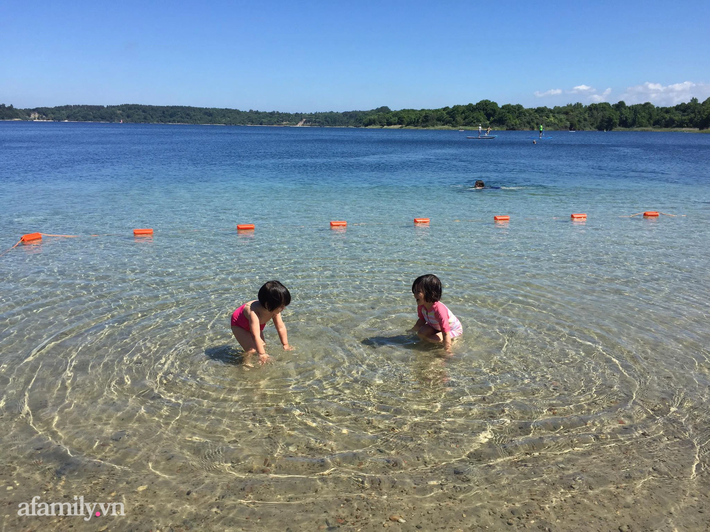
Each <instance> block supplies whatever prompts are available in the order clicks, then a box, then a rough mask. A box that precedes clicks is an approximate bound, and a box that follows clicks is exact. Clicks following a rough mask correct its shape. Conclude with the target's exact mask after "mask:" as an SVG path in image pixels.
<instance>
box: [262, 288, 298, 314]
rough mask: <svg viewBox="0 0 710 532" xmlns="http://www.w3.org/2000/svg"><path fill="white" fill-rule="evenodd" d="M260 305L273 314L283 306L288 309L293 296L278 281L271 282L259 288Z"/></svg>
mask: <svg viewBox="0 0 710 532" xmlns="http://www.w3.org/2000/svg"><path fill="white" fill-rule="evenodd" d="M258 298H259V303H261V304H262V305H263V307H264V308H265V309H266V310H268V311H269V312H271V311H272V310H276V309H277V308H279V307H281V306H283V307H288V305H289V303H291V294H290V293H289V291H288V288H286V287H285V286H284V285H282V284H281V283H280V282H278V281H269V282H268V283H264V286H262V287H261V288H259V296H258Z"/></svg>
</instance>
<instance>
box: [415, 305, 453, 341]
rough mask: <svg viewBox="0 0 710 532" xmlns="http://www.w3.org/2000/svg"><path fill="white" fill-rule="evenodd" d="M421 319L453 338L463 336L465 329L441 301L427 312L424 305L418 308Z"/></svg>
mask: <svg viewBox="0 0 710 532" xmlns="http://www.w3.org/2000/svg"><path fill="white" fill-rule="evenodd" d="M417 314H418V315H419V319H422V320H424V321H425V322H426V323H427V325H430V326H431V327H433V328H434V329H436V330H437V331H441V332H443V333H447V332H448V333H450V334H451V338H456V337H457V336H461V335H462V334H463V327H462V326H461V322H460V321H459V319H458V318H457V317H456V316H454V315H453V313H452V312H451V311H450V310H449V309H448V308H447V307H446V305H444V304H443V303H442V302H441V301H437V302H436V303H434V306H433V307H432V309H431V310H427V309H426V307H425V306H424V305H419V306H418V307H417Z"/></svg>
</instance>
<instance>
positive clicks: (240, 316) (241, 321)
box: [232, 303, 266, 331]
mask: <svg viewBox="0 0 710 532" xmlns="http://www.w3.org/2000/svg"><path fill="white" fill-rule="evenodd" d="M246 306H247V303H244V304H243V305H242V306H241V307H239V308H238V309H237V310H235V311H234V313H233V314H232V327H241V328H242V329H244V330H245V331H251V327H249V318H247V317H246V316H245V315H244V307H246ZM264 327H266V323H260V324H259V330H261V331H263V330H264Z"/></svg>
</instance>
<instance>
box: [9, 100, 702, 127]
mask: <svg viewBox="0 0 710 532" xmlns="http://www.w3.org/2000/svg"><path fill="white" fill-rule="evenodd" d="M0 120H52V121H70V122H123V123H136V124H215V125H228V126H237V125H239V126H248V125H251V126H296V125H299V124H300V125H306V126H339V127H413V128H437V127H440V128H461V129H463V128H478V126H479V124H480V125H481V126H482V127H488V126H490V127H492V128H494V129H508V130H530V129H537V128H538V127H539V125H540V124H543V125H544V126H545V128H546V129H555V130H560V129H574V130H599V131H601V130H607V131H609V130H612V129H616V128H698V129H708V128H710V98H708V99H706V100H705V101H704V102H703V103H700V102H698V99H697V98H692V99H691V100H690V101H689V102H688V103H681V104H678V105H676V106H673V107H656V106H654V105H653V104H652V103H649V102H647V103H642V104H635V105H626V103H624V102H623V101H622V102H618V103H615V104H609V103H593V104H590V105H583V104H581V103H574V104H568V105H565V106H555V107H553V108H549V107H534V108H525V107H523V106H522V105H519V104H517V105H513V104H505V105H502V106H498V104H497V103H496V102H493V101H491V100H481V101H480V102H478V103H476V104H472V103H469V104H468V105H454V106H453V107H444V108H442V109H402V110H400V111H392V110H391V109H390V108H389V107H386V106H385V107H379V108H377V109H371V110H369V111H347V112H343V113H336V112H322V113H281V112H278V111H270V112H264V111H253V110H249V111H240V110H238V109H222V108H209V107H185V106H161V105H137V104H125V105H62V106H59V107H35V108H32V109H16V108H14V107H13V106H12V105H8V106H6V105H5V104H0Z"/></svg>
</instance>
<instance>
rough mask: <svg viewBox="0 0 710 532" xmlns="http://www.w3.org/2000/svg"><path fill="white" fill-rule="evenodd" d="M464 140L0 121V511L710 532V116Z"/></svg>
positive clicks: (128, 522) (145, 524)
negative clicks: (433, 297)
mask: <svg viewBox="0 0 710 532" xmlns="http://www.w3.org/2000/svg"><path fill="white" fill-rule="evenodd" d="M472 134H473V133H471V132H468V133H467V132H458V131H411V130H358V129H315V128H256V127H254V128H247V127H209V126H157V125H127V124H123V125H118V124H55V123H7V122H6V123H1V122H0V209H1V212H2V214H1V215H0V252H5V253H4V254H3V255H2V256H1V257H0V443H1V446H2V454H1V455H0V480H1V481H2V482H1V483H0V493H2V495H3V499H2V501H3V502H4V503H5V504H4V508H5V510H4V511H2V512H0V521H2V523H3V524H2V530H14V529H19V528H23V529H25V528H33V527H42V528H51V529H61V530H68V529H70V528H71V529H72V530H77V529H84V527H85V528H86V529H87V530H88V529H91V530H96V529H97V526H98V527H99V528H101V527H104V526H107V527H108V528H109V529H110V530H149V529H153V530H156V529H157V530H170V529H172V530H176V531H177V530H198V529H220V530H233V529H234V530H240V529H244V530H256V529H264V530H293V531H295V530H325V529H328V530H335V529H342V530H360V529H361V530H380V529H382V528H383V526H385V527H392V528H396V529H401V530H417V529H423V530H434V529H439V528H445V529H451V530H458V529H462V530H464V529H465V530H469V529H474V530H477V529H480V528H485V527H486V526H487V527H489V528H490V529H493V530H495V529H508V530H510V529H518V528H520V529H523V528H530V529H538V528H540V529H542V530H560V531H562V530H616V529H619V527H622V528H621V529H622V530H638V529H640V530H650V529H652V530H669V531H670V530H674V529H678V530H705V529H707V528H708V527H710V506H708V492H709V489H710V481H709V478H708V444H709V442H710V413H709V408H708V407H709V406H710V401H709V399H710V386H709V385H710V348H709V347H708V346H710V320H709V314H710V305H709V304H708V301H710V273H709V272H710V270H709V269H708V249H709V246H710V238H709V236H708V226H709V224H710V135H692V134H678V133H675V134H674V133H668V134H666V133H616V132H609V133H600V132H575V133H569V132H551V133H550V135H551V136H552V138H551V139H549V140H542V141H539V142H538V143H537V144H535V145H534V144H533V143H532V136H533V135H534V134H533V133H531V132H505V131H504V132H497V134H498V137H497V138H496V139H494V140H486V141H479V140H468V139H466V136H467V135H472ZM477 179H482V180H484V181H485V182H486V185H487V186H488V187H489V188H486V189H484V190H473V188H472V187H473V183H474V182H475V181H476V180H477ZM648 210H656V211H661V212H662V213H664V214H662V215H661V216H660V217H658V218H655V219H648V218H644V217H643V216H641V215H637V216H631V215H635V214H637V213H641V212H643V211H648ZM572 213H586V214H587V216H588V218H587V221H586V222H582V223H577V222H575V223H573V222H571V221H570V214H572ZM494 215H509V216H510V218H511V219H510V222H509V223H507V224H495V223H493V216H494ZM415 217H428V218H430V219H431V223H430V225H429V226H426V227H416V226H415V225H414V224H413V218H415ZM331 220H346V221H347V222H348V226H347V228H346V229H345V230H331V229H330V227H329V222H330V221H331ZM242 223H253V224H255V226H256V229H255V231H254V232H253V233H248V234H245V233H238V232H237V231H236V225H237V224H242ZM145 227H150V228H153V229H154V236H153V237H152V238H134V237H133V234H132V231H133V229H135V228H145ZM32 232H42V233H45V234H61V235H73V236H75V237H74V238H65V237H49V236H44V237H43V239H42V240H41V242H39V243H35V244H32V245H19V246H17V247H15V248H13V249H10V248H11V247H12V246H13V245H14V244H15V243H16V242H17V241H18V240H19V239H20V236H21V235H23V234H26V233H32ZM6 250H7V251H6ZM425 273H435V274H436V275H438V276H439V277H440V278H441V280H442V283H443V286H444V293H443V297H442V301H443V302H444V303H445V304H446V305H447V306H448V307H449V308H450V309H451V310H452V311H453V312H454V313H455V314H456V315H457V316H458V317H459V319H460V320H461V322H462V324H463V328H464V335H463V337H462V338H461V339H460V340H458V341H457V342H456V343H455V344H454V348H453V357H451V358H449V359H446V358H443V357H442V356H441V355H442V351H441V350H440V349H439V348H437V347H435V346H429V345H422V344H421V343H419V342H418V341H416V338H414V337H412V336H411V335H408V334H407V330H408V329H409V328H411V327H412V326H413V325H414V322H415V321H416V308H415V303H414V298H413V297H412V294H411V284H412V281H413V280H414V278H415V277H417V276H419V275H422V274H425ZM270 279H279V280H280V281H282V282H283V283H284V284H285V285H286V286H287V287H288V288H289V289H290V291H291V294H292V297H293V299H292V303H291V305H290V306H289V307H288V308H287V309H286V311H285V312H284V314H283V317H284V322H285V324H286V326H287V328H288V334H289V340H290V342H291V344H292V345H293V346H294V347H295V350H294V351H292V352H284V351H283V350H282V349H281V347H280V344H279V342H278V337H277V335H276V332H275V330H274V328H273V326H272V325H269V326H267V328H266V330H265V334H266V339H267V348H268V352H269V353H270V354H271V356H272V357H273V359H274V363H273V364H270V365H268V366H265V367H256V368H249V367H246V366H245V365H243V364H242V359H241V356H240V349H239V346H238V344H237V342H236V341H235V340H234V338H233V336H232V334H231V331H230V329H229V317H230V315H231V312H232V311H233V310H234V309H235V308H236V307H237V306H239V305H241V304H242V303H243V302H245V301H248V300H250V299H255V298H256V294H257V291H258V289H259V287H260V286H261V284H263V283H264V282H265V281H267V280H270ZM33 496H39V497H41V500H42V501H45V502H47V503H53V502H57V503H60V502H73V501H74V499H73V498H74V497H79V496H83V497H84V499H85V500H86V501H92V502H97V503H99V502H105V503H107V502H121V503H122V504H124V509H125V516H123V517H114V516H111V515H108V516H104V515H102V516H100V517H93V518H92V520H91V521H85V520H84V519H83V518H81V517H24V516H18V505H19V504H20V503H23V502H29V501H31V500H32V497H33ZM706 510H707V512H706ZM397 517H401V518H402V519H403V520H404V521H406V522H404V523H402V522H398V521H396V520H394V518H397ZM390 518H393V519H390ZM97 520H103V521H99V522H98V525H97ZM627 526H629V527H632V528H628V529H627V528H623V527H627ZM72 527H73V528H72Z"/></svg>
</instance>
